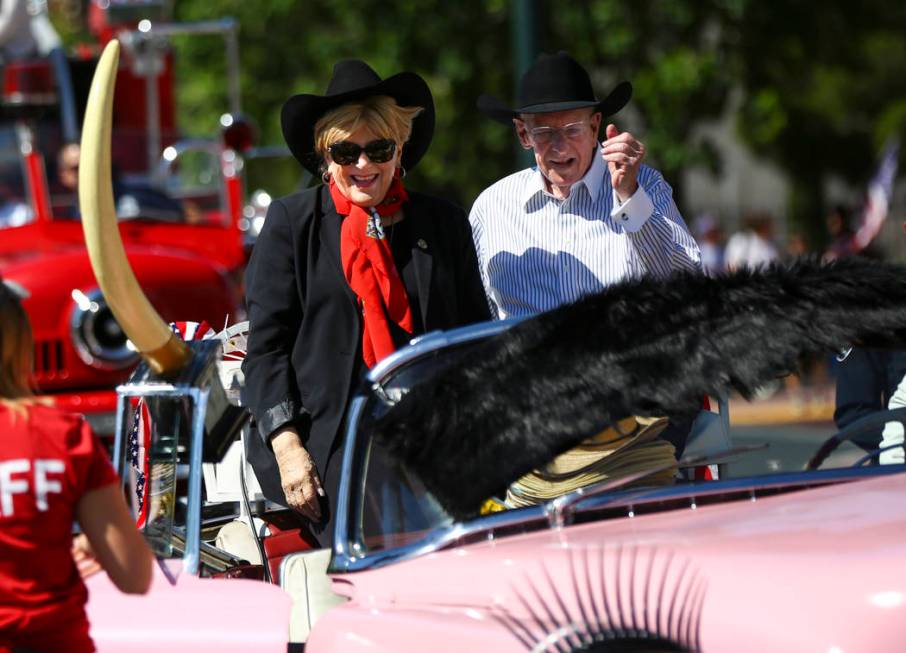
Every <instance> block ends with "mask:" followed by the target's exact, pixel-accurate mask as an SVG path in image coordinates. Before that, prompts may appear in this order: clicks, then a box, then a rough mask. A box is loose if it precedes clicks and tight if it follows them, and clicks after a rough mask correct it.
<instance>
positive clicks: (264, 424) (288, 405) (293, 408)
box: [255, 399, 300, 445]
mask: <svg viewBox="0 0 906 653" xmlns="http://www.w3.org/2000/svg"><path fill="white" fill-rule="evenodd" d="M299 412H300V410H299V406H298V404H297V403H296V402H295V401H293V400H292V399H284V400H283V401H281V402H280V403H278V404H277V405H275V406H271V407H270V408H268V409H266V410H261V411H258V412H257V413H256V414H255V421H256V422H257V423H258V433H259V434H260V435H261V437H262V439H263V440H264V443H265V445H268V444H269V443H270V437H271V435H272V434H273V433H274V432H275V431H276V430H277V429H279V428H280V427H282V426H294V422H295V421H296V419H298V417H299Z"/></svg>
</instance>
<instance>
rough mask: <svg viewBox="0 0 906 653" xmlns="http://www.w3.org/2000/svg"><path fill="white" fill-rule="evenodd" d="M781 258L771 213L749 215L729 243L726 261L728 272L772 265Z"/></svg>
mask: <svg viewBox="0 0 906 653" xmlns="http://www.w3.org/2000/svg"><path fill="white" fill-rule="evenodd" d="M779 258H780V252H779V250H778V249H777V245H776V244H775V243H774V219H773V218H772V217H771V215H770V214H769V213H764V212H758V213H751V214H749V215H747V216H746V217H745V218H744V219H743V221H742V229H741V230H740V231H738V232H736V233H735V234H733V235H732V236H730V239H729V240H728V241H727V247H726V249H725V250H724V260H725V262H726V266H727V270H729V271H731V272H732V271H734V270H738V269H740V268H743V267H747V268H750V269H753V268H757V267H762V266H765V265H770V264H771V263H773V262H774V261H776V260H777V259H779Z"/></svg>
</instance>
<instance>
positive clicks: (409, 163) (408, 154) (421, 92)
mask: <svg viewBox="0 0 906 653" xmlns="http://www.w3.org/2000/svg"><path fill="white" fill-rule="evenodd" d="M374 95H387V96H390V97H392V98H393V99H394V100H396V103H397V104H398V105H400V106H403V107H422V108H423V109H424V110H423V111H422V112H421V113H419V114H418V115H417V116H416V117H415V119H414V120H413V121H412V135H411V136H410V137H409V141H408V142H407V143H406V145H405V146H404V147H403V158H402V164H403V167H404V168H405V169H406V170H411V169H412V168H414V167H415V164H416V163H418V162H419V160H420V159H421V158H422V156H424V154H425V152H426V151H427V150H428V145H429V144H430V143H431V137H432V136H433V135H434V99H433V98H432V97H431V89H429V88H428V84H427V83H426V82H425V80H423V79H422V78H421V77H419V76H418V75H416V74H415V73H409V72H403V73H398V74H396V75H393V76H391V77H388V78H387V79H384V80H382V79H381V78H380V77H379V76H378V74H377V73H376V72H374V70H372V68H371V66H369V65H368V64H367V63H365V62H364V61H361V60H359V59H346V60H343V61H340V62H338V63H337V64H336V65H334V67H333V74H332V75H331V78H330V82H329V83H328V84H327V93H325V94H324V95H311V94H306V93H303V94H300V95H294V96H292V97H291V98H290V99H288V100H287V101H286V103H285V104H284V105H283V109H282V111H281V112H280V125H281V127H282V128H283V138H284V139H285V140H286V144H287V145H288V146H289V149H290V151H291V152H292V153H293V156H294V157H296V159H298V161H299V163H301V164H302V165H303V167H305V169H306V170H308V171H309V172H311V173H312V174H313V175H316V176H317V175H319V174H321V170H320V169H319V166H320V165H321V157H320V156H318V154H317V153H316V152H315V123H316V122H318V119H319V118H320V117H321V116H323V115H324V114H325V113H327V112H328V111H330V110H331V109H335V108H336V107H339V106H340V105H342V104H346V103H347V102H355V101H356V100H362V99H364V98H366V97H371V96H374Z"/></svg>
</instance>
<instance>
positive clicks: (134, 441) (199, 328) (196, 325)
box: [128, 321, 215, 528]
mask: <svg viewBox="0 0 906 653" xmlns="http://www.w3.org/2000/svg"><path fill="white" fill-rule="evenodd" d="M170 328H171V329H173V333H175V334H176V335H178V336H179V337H180V338H182V339H183V340H187V341H188V340H206V339H208V338H211V337H213V336H214V335H215V333H214V331H213V329H211V327H210V326H208V323H207V322H203V321H202V322H172V323H171V324H170ZM133 408H134V411H135V412H134V413H133V416H132V430H131V431H130V432H129V443H128V447H129V452H128V456H129V476H130V478H131V479H132V480H133V487H134V494H135V496H134V497H133V501H134V503H133V505H134V506H135V515H136V517H135V525H136V526H137V527H138V528H143V527H144V526H145V524H146V523H147V521H148V491H149V489H150V482H149V480H148V474H149V469H148V452H149V450H150V448H151V413H150V412H149V411H148V406H147V404H146V403H145V401H144V400H143V399H138V400H137V401H136V402H135V403H133Z"/></svg>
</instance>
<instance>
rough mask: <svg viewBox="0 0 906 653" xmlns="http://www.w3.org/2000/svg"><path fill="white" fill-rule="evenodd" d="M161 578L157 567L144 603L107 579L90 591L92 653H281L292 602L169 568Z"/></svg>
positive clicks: (239, 583) (263, 589)
mask: <svg viewBox="0 0 906 653" xmlns="http://www.w3.org/2000/svg"><path fill="white" fill-rule="evenodd" d="M166 564H167V565H168V569H172V570H173V573H172V574H171V577H174V578H175V583H171V580H169V579H168V578H167V575H165V574H164V573H163V571H162V570H161V569H160V568H159V567H158V566H155V568H154V580H153V582H152V584H151V589H150V590H149V591H148V593H147V594H145V595H143V596H127V595H124V594H122V593H121V592H119V590H117V589H116V587H114V586H113V583H111V582H110V579H108V578H107V575H106V574H104V573H100V574H96V575H94V576H92V577H91V578H89V579H88V580H87V581H86V585H87V586H88V605H87V611H88V621H89V623H90V624H91V637H92V639H94V643H95V646H96V647H97V650H98V653H139V652H141V653H152V652H153V653H160V652H162V651H193V652H198V653H200V652H202V651H210V652H211V653H233V652H235V653H239V652H240V651H242V652H243V653H246V652H248V651H256V652H260V653H268V652H270V653H286V642H287V639H288V637H289V611H290V598H289V595H288V594H286V593H285V592H284V591H283V590H282V589H280V588H279V587H277V586H276V585H270V584H268V583H262V582H260V581H256V580H241V579H212V578H198V577H196V576H191V575H189V574H184V573H181V571H180V567H181V563H180V562H179V561H168V562H167V563H166Z"/></svg>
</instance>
